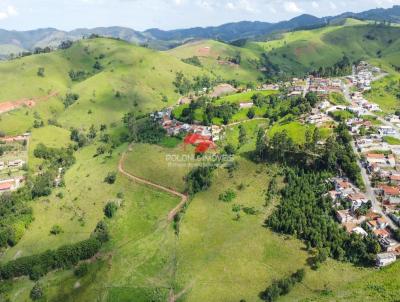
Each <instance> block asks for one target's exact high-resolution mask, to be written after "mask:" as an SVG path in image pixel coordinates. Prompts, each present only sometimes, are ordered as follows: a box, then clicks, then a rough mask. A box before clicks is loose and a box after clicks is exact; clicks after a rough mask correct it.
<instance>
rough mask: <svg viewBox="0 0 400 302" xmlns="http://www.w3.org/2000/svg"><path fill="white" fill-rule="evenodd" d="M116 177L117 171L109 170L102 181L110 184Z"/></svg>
mask: <svg viewBox="0 0 400 302" xmlns="http://www.w3.org/2000/svg"><path fill="white" fill-rule="evenodd" d="M116 179H117V173H115V172H110V173H108V174H107V176H106V177H105V178H104V182H106V183H108V184H110V185H112V184H113V183H115V180H116Z"/></svg>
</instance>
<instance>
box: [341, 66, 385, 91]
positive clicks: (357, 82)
mask: <svg viewBox="0 0 400 302" xmlns="http://www.w3.org/2000/svg"><path fill="white" fill-rule="evenodd" d="M380 72H381V70H380V68H378V67H375V66H372V65H370V64H369V63H367V62H364V61H361V62H360V63H359V64H358V65H357V66H356V67H354V68H353V74H352V75H351V76H348V77H347V78H348V79H349V80H350V82H351V83H352V84H353V85H354V86H355V87H357V88H358V89H359V90H360V91H368V90H371V82H372V80H373V78H374V76H373V74H374V73H380Z"/></svg>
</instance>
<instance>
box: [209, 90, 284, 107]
mask: <svg viewBox="0 0 400 302" xmlns="http://www.w3.org/2000/svg"><path fill="white" fill-rule="evenodd" d="M277 93H278V91H275V90H262V91H247V92H242V93H235V94H231V95H227V96H224V97H221V98H220V99H218V100H217V101H216V104H221V103H224V102H227V103H236V104H239V103H246V102H251V101H252V100H251V97H252V96H253V95H255V94H261V95H264V96H268V95H272V94H277Z"/></svg>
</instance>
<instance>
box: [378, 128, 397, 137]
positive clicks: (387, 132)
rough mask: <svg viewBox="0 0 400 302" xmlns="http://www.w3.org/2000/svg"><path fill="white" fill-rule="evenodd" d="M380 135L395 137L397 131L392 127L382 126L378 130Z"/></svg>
mask: <svg viewBox="0 0 400 302" xmlns="http://www.w3.org/2000/svg"><path fill="white" fill-rule="evenodd" d="M378 131H379V134H380V135H395V134H396V130H395V129H393V127H391V126H380V127H379V128H378Z"/></svg>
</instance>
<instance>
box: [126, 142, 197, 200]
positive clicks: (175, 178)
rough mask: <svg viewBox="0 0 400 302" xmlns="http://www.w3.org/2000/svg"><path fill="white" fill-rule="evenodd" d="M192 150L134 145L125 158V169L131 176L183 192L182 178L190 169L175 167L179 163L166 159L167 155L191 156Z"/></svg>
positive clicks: (180, 147) (178, 147) (183, 182)
mask: <svg viewBox="0 0 400 302" xmlns="http://www.w3.org/2000/svg"><path fill="white" fill-rule="evenodd" d="M192 149H193V148H191V147H187V148H186V151H185V150H184V147H183V145H179V146H177V147H176V148H165V147H161V146H156V145H147V144H135V145H134V147H133V151H132V152H131V153H129V155H128V157H127V158H126V162H125V168H126V170H127V171H128V172H130V173H132V174H133V175H137V176H139V177H142V178H144V179H148V180H151V181H154V182H155V183H157V184H160V185H164V186H166V187H170V188H174V189H177V190H178V191H180V192H184V190H185V181H184V177H185V176H186V175H187V174H188V173H189V172H190V167H187V166H181V167H180V166H176V165H179V162H178V161H176V162H175V161H172V159H171V160H168V158H167V157H168V155H174V156H175V155H179V156H184V155H189V156H191V155H192V154H193V150H192ZM183 164H184V163H183Z"/></svg>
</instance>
